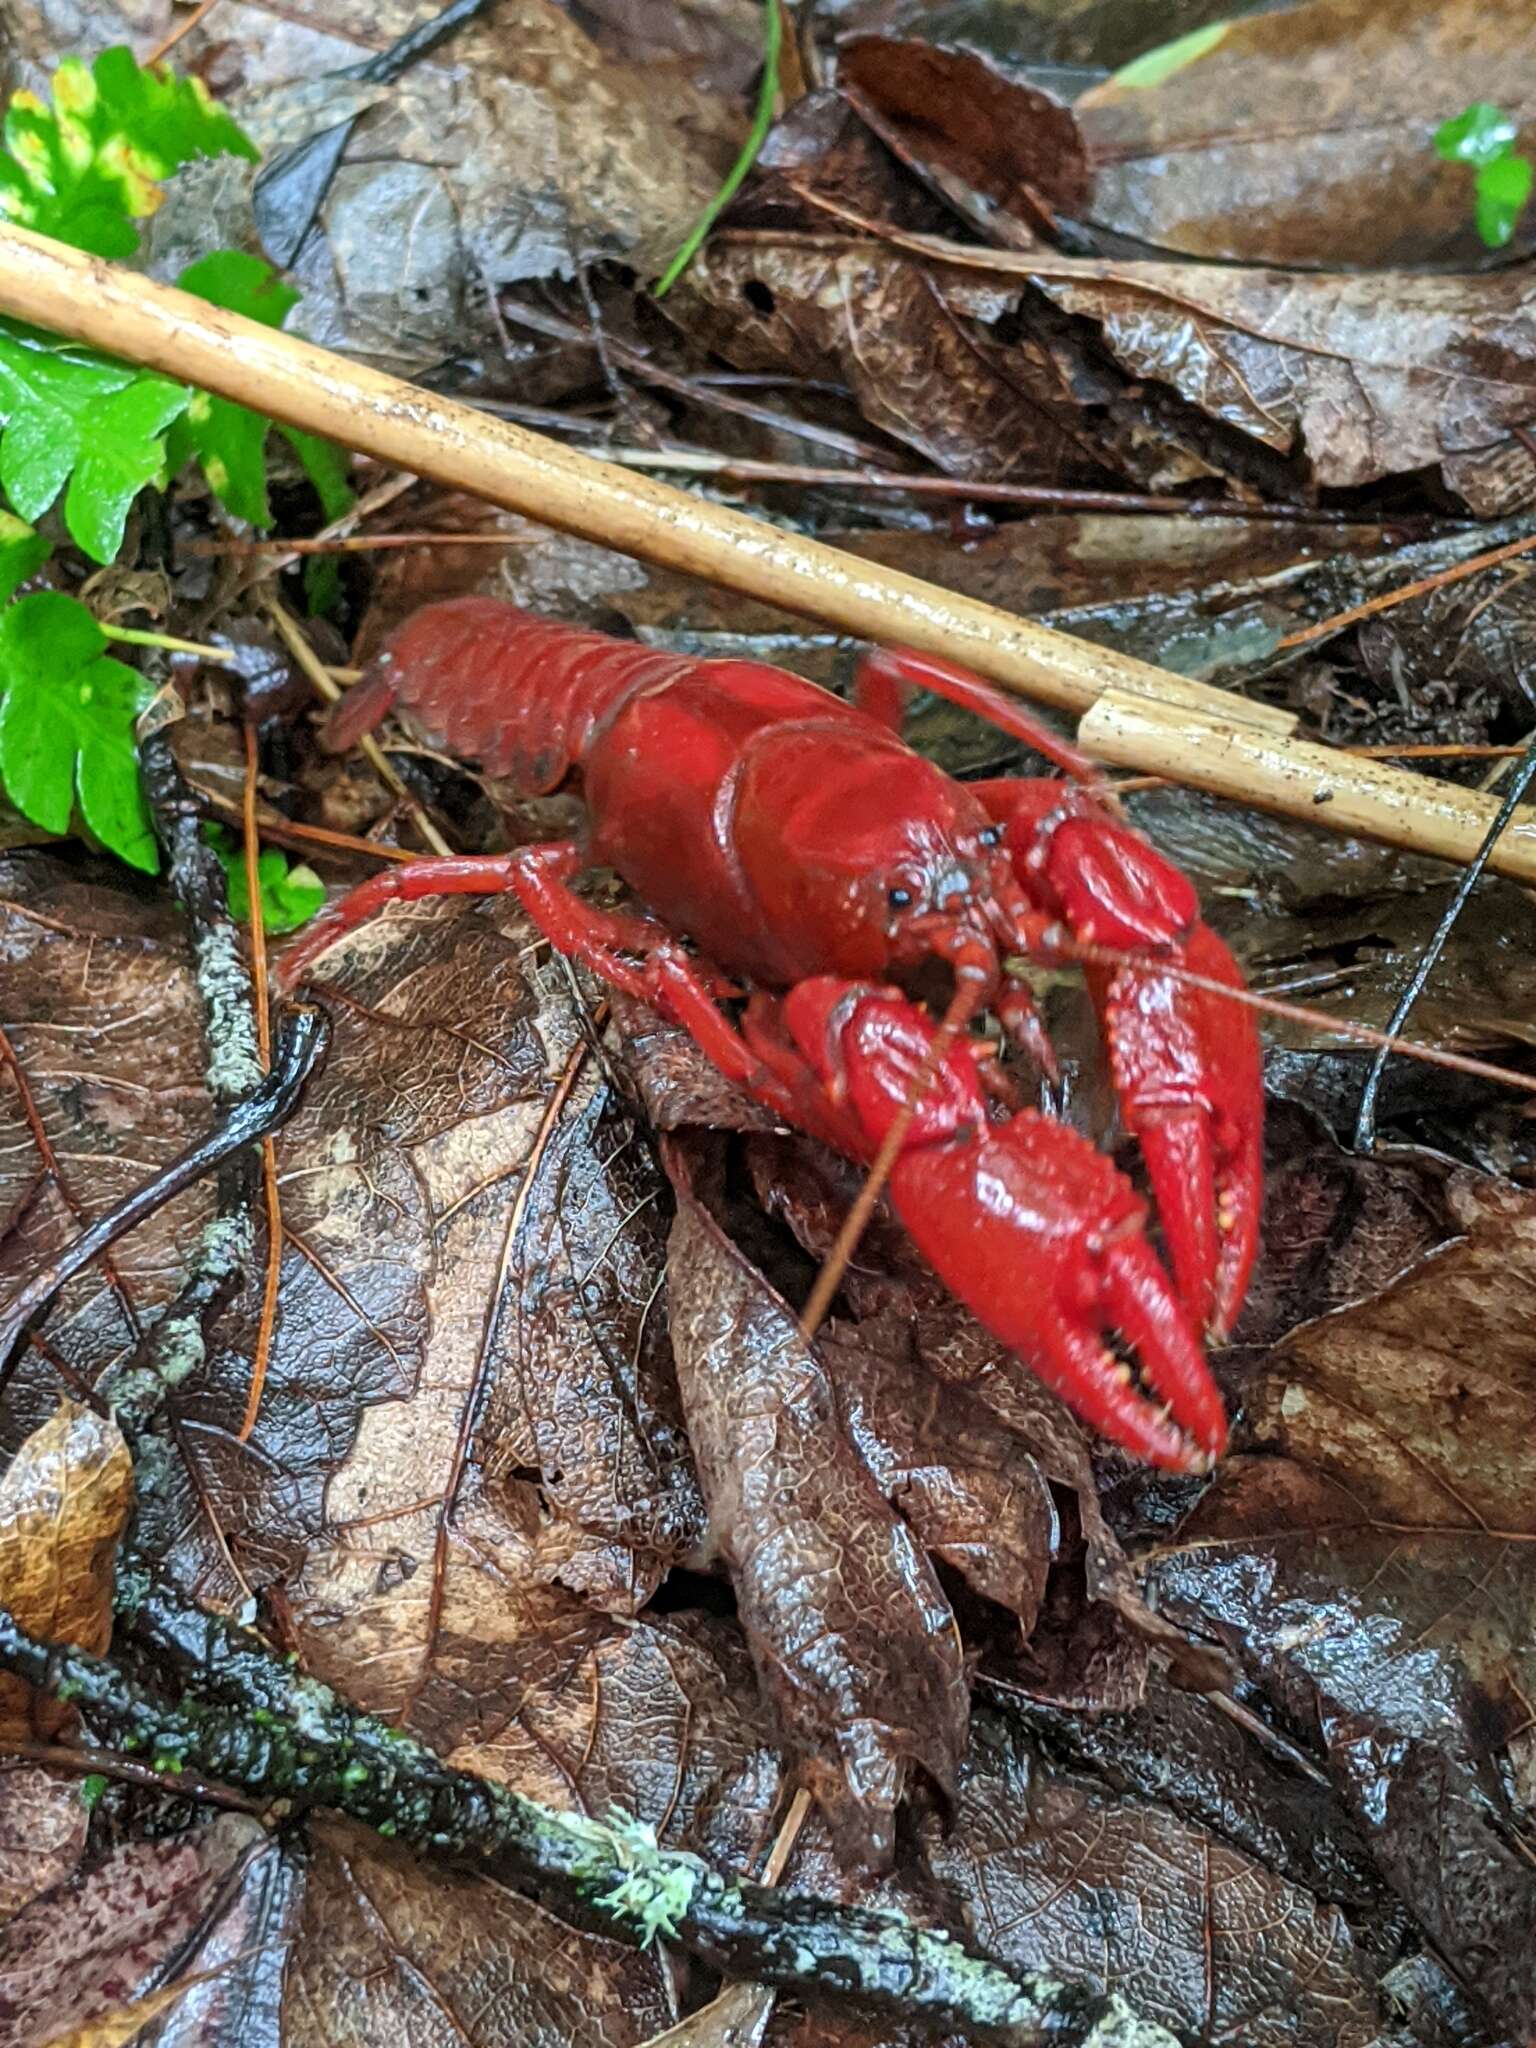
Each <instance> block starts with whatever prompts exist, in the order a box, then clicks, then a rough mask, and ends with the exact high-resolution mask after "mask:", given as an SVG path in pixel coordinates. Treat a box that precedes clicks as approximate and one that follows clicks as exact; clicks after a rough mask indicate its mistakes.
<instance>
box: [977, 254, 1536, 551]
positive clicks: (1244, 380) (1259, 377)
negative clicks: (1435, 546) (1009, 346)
mask: <svg viewBox="0 0 1536 2048" xmlns="http://www.w3.org/2000/svg"><path fill="white" fill-rule="evenodd" d="M1037 281H1038V284H1039V287H1040V289H1041V290H1042V291H1044V292H1045V293H1046V295H1047V296H1048V297H1049V298H1051V299H1053V300H1054V301H1055V303H1056V304H1057V305H1058V306H1061V307H1062V308H1064V309H1065V310H1066V311H1067V312H1070V313H1077V314H1081V315H1082V316H1084V317H1085V318H1087V319H1091V320H1096V321H1098V322H1099V323H1100V325H1101V327H1102V329H1103V333H1104V339H1105V341H1106V343H1107V344H1108V346H1109V347H1110V349H1111V350H1112V351H1113V352H1114V354H1115V356H1116V357H1117V358H1118V359H1119V361H1120V362H1121V363H1123V364H1124V366H1125V368H1126V369H1128V370H1129V371H1130V372H1131V373H1132V375H1133V376H1141V377H1155V378H1160V379H1162V380H1163V381H1164V382H1167V383H1170V384H1172V385H1173V387H1174V389H1175V390H1176V391H1178V392H1179V393H1180V394H1181V395H1182V396H1183V397H1185V398H1187V399H1188V400H1189V401H1190V402H1191V403H1192V404H1194V405H1197V406H1199V407H1200V408H1201V410H1202V411H1204V412H1206V413H1208V414H1209V415H1210V416H1211V417H1212V418H1213V419H1216V420H1220V421H1223V422H1224V423H1225V424H1227V425H1228V426H1232V427H1236V428H1238V429H1239V430H1240V431H1241V432H1243V433H1245V434H1248V435H1251V436H1253V438H1254V439H1256V440H1259V441H1263V442H1265V443H1267V444H1268V446H1270V447H1271V448H1275V449H1277V450H1280V451H1282V452H1289V451H1291V450H1292V449H1296V450H1298V451H1304V452H1305V454H1306V456H1307V459H1308V461H1309V462H1310V464H1311V467H1312V473H1313V475H1314V476H1315V477H1316V479H1317V481H1318V482H1319V483H1320V484H1328V485H1336V486H1347V485H1353V484H1367V483H1373V482H1375V481H1376V480H1377V479H1378V478H1380V477H1384V476H1394V475H1400V474H1402V473H1403V472H1404V471H1405V470H1412V469H1421V468H1425V467H1427V466H1429V465H1430V464H1433V463H1437V462H1438V463H1442V464H1444V465H1446V481H1447V482H1448V483H1449V484H1450V485H1451V486H1452V488H1453V489H1455V490H1457V491H1459V492H1460V493H1461V495H1462V496H1463V497H1464V498H1465V499H1466V500H1467V502H1468V503H1469V504H1470V505H1471V507H1472V509H1473V511H1474V512H1477V513H1478V514H1479V515H1480V516H1484V517H1492V516H1494V515H1495V514H1497V513H1499V512H1503V511H1506V510H1509V509H1512V507H1513V506H1514V505H1515V504H1518V503H1519V502H1520V499H1519V497H1518V496H1517V495H1515V494H1514V493H1513V492H1512V491H1511V489H1510V488H1509V485H1508V483H1507V481H1505V480H1502V479H1501V480H1500V481H1499V482H1498V483H1497V485H1495V484H1494V483H1492V482H1490V483H1489V484H1488V485H1486V486H1484V485H1483V484H1482V482H1481V481H1480V476H1481V467H1482V465H1484V464H1485V463H1486V462H1487V460H1488V458H1489V455H1490V452H1491V451H1494V450H1496V449H1497V448H1498V446H1499V444H1500V443H1502V442H1505V441H1506V440H1507V438H1508V436H1509V433H1510V430H1511V429H1512V428H1514V427H1517V426H1521V425H1523V423H1524V422H1525V421H1526V420H1527V419H1529V418H1530V416H1531V414H1532V412H1533V411H1536V345H1533V341H1532V334H1533V325H1532V320H1531V305H1532V298H1533V293H1536V286H1533V285H1532V283H1531V280H1530V279H1529V277H1527V276H1526V275H1525V274H1524V273H1523V272H1522V271H1520V270H1518V269H1514V270H1509V271H1502V272H1498V273H1496V274H1494V275H1491V276H1488V277H1424V276H1418V275H1415V274H1414V273H1412V272H1410V271H1400V270H1399V271H1390V272H1385V273H1382V274H1380V275H1377V276H1372V277H1347V276H1346V277H1323V276H1300V275H1288V274H1286V273H1284V272H1281V271H1268V270H1240V269H1235V268H1231V267H1228V266H1225V265H1221V264H1212V265H1209V266H1205V267H1201V266H1199V265H1195V264H1174V263H1166V264H1165V263H1143V264H1095V263H1090V262H1084V263H1081V264H1077V265H1070V264H1063V263H1058V262H1053V263H1052V264H1051V266H1050V269H1049V271H1048V272H1045V273H1042V274H1041V275H1040V277H1039V278H1038V280H1037ZM968 296H969V295H968V294H962V295H961V298H960V299H959V301H956V302H954V303H956V305H957V310H960V309H961V308H962V307H963V305H964V301H965V298H966V297H968ZM1530 487H1531V479H1530V477H1529V475H1528V476H1527V479H1526V485H1525V495H1527V496H1529V493H1530Z"/></svg>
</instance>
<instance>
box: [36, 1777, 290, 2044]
mask: <svg viewBox="0 0 1536 2048" xmlns="http://www.w3.org/2000/svg"><path fill="white" fill-rule="evenodd" d="M278 1854H279V1852H278V1851H276V1850H275V1849H274V1848H273V1847H272V1846H271V1845H270V1844H269V1843H268V1841H267V1838H266V1836H265V1835H264V1833H263V1831H262V1829H261V1828H260V1827H259V1826H258V1825H257V1823H256V1822H255V1821H253V1820H250V1819H248V1818H246V1817H244V1816H237V1815H233V1814H224V1815H221V1816H219V1817H218V1818H217V1819H215V1820H213V1821H211V1822H209V1823H208V1824H207V1825H205V1826H194V1827H192V1828H191V1829H189V1830H188V1831H187V1832H186V1833H184V1834H182V1835H180V1836H178V1837H176V1838H175V1839H173V1840H170V1841H157V1840H155V1839H154V1838H153V1837H150V1838H147V1839H144V1840H141V1841H137V1842H131V1843H124V1844H122V1845H121V1846H119V1847H117V1848H115V1849H113V1850H112V1851H110V1852H109V1853H108V1854H107V1855H106V1856H105V1857H104V1858H102V1860H101V1861H100V1862H99V1863H97V1864H96V1865H95V1866H94V1867H93V1868H92V1869H91V1870H90V1871H89V1872H88V1873H86V1874H84V1875H83V1876H81V1877H79V1878H77V1879H76V1881H75V1882H74V1883H72V1884H71V1885H69V1886H68V1887H67V1889H66V1890H65V1891H64V1892H63V1894H62V1895H61V1897H57V1898H56V1897H54V1896H51V1895H46V1894H45V1895H44V1896H43V1897H42V1898H39V1899H38V1900H36V1901H35V1902H34V1903H33V1904H32V1905H30V1906H28V1907H26V1908H25V1909H24V1910H23V1911H22V1912H20V1913H19V1914H18V1915H17V1916H16V1917H15V1919H13V1920H12V1921H11V1922H10V1923H9V1925H8V1926H6V1927H5V1928H4V1929H0V2032H3V2033H4V2037H5V2039H6V2041H7V2042H10V2043H14V2044H15V2048H47V2044H49V2043H52V2042H53V2041H55V2040H56V2039H57V2038H58V2036H59V2035H60V2034H66V2035H67V2034H68V2032H69V2031H70V2030H71V2029H72V2028H77V2027H82V2026H85V2025H87V2024H88V2023H90V2022H91V2021H93V2020H95V2019H98V2018H100V2017H101V2016H102V2015H104V2014H106V2013H110V2012H112V2011H114V2010H116V2009H117V2008H119V2007H121V2006H124V2005H131V2004H133V2003H134V2002H135V2000H137V1999H138V1998H140V1997H142V1996H144V1995H145V1994H146V1993H148V1992H149V1991H151V1990H152V1989H153V1988H154V1987H155V1985H156V1984H157V1982H159V1981H161V1972H162V1971H164V1970H165V1969H166V1968H167V1966H168V1965H171V1964H172V1963H173V1961H175V1960H177V1959H179V1958H180V1956H181V1955H182V1954H184V1953H185V1951H186V1949H187V1948H188V1946H189V1945H195V1944H197V1943H198V1942H199V1941H200V1939H201V1938H202V1935H203V1932H204V1929H205V1927H206V1925H207V1923H208V1921H209V1918H210V1916H212V1917H213V1918H214V1919H216V1920H217V1919H222V1918H223V1917H225V1915H226V1914H227V1913H228V1912H229V1910H230V1908H231V1906H232V1904H233V1903H234V1897H233V1896H232V1893H233V1895H234V1896H237V1895H238V1888H239V1885H240V1883H241V1879H242V1875H243V1873H244V1872H245V1871H247V1870H249V1869H250V1868H251V1866H252V1865H259V1864H261V1863H263V1862H265V1861H267V1860H269V1859H275V1858H276V1857H277V1856H278ZM65 1906H67V1910H61V1907H65ZM211 1960H216V1959H214V1958H209V1959H203V1958H200V1959H199V1962H195V1963H194V1964H193V1965H192V1967H193V1969H194V1970H195V1969H197V1968H198V1967H199V1966H200V1963H201V1964H202V1966H204V1967H206V1964H207V1961H211ZM225 1989H226V1991H227V1989H228V1987H225ZM217 1990H218V1987H217V1986H216V1985H214V1984H209V1985H205V1986H203V1987H200V1990H198V1991H194V1992H192V1993H191V1994H190V1997H191V1998H192V2000H193V2001H196V2000H198V1999H199V1998H200V1997H202V1998H206V1997H209V1996H211V1995H216V1993H217ZM176 2017H177V2015H176V2014H174V2012H173V2014H172V2022H173V2024H174V2022H175V2019H176ZM180 2017H181V2018H182V2019H183V2020H184V2019H186V2018H187V2017H188V2014H187V2013H186V2011H185V2009H184V2010H183V2012H182V2014H181V2015H180Z"/></svg>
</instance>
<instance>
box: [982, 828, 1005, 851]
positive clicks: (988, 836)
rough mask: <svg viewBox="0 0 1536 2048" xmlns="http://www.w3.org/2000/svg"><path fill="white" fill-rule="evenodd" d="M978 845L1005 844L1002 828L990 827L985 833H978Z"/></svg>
mask: <svg viewBox="0 0 1536 2048" xmlns="http://www.w3.org/2000/svg"><path fill="white" fill-rule="evenodd" d="M976 843H977V845H978V846H1001V845H1002V843H1003V828H1002V826H1001V825H988V826H987V827H986V829H985V830H984V831H981V832H978V833H977V835H976Z"/></svg>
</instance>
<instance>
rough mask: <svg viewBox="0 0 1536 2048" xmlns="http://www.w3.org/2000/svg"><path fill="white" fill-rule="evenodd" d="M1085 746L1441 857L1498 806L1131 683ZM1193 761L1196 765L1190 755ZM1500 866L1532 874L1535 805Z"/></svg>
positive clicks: (1112, 700)
mask: <svg viewBox="0 0 1536 2048" xmlns="http://www.w3.org/2000/svg"><path fill="white" fill-rule="evenodd" d="M1078 737H1079V739H1080V740H1081V741H1082V743H1083V745H1084V747H1086V748H1087V750H1088V751H1089V752H1090V753H1091V754H1093V755H1095V756H1096V757H1097V758H1098V759H1099V760H1101V761H1108V762H1111V763H1113V764H1115V765H1117V766H1120V767H1127V768H1136V769H1138V770H1143V771H1145V772H1147V773H1149V774H1153V775H1166V776H1169V777H1171V778H1172V779H1173V780H1175V781H1179V782H1198V784H1199V786H1200V788H1202V789H1208V790H1211V791H1212V792H1214V794H1215V795H1217V796H1229V797H1234V798H1236V799H1237V801H1238V802H1240V803H1257V804H1259V805H1260V806H1262V807H1263V808H1264V809H1266V810H1272V811H1282V812H1284V813H1286V815H1288V816H1290V817H1293V818H1308V819H1311V820H1312V821H1314V822H1315V823H1317V824H1319V825H1326V826H1327V827H1328V828H1329V830H1330V831H1334V832H1348V833H1352V834H1354V835H1356V836H1358V837H1360V838H1365V839H1381V840H1385V841H1386V842H1387V844H1388V845H1390V846H1401V847H1406V848H1408V849H1410V850H1411V851H1413V852H1416V853H1431V854H1438V855H1439V856H1440V857H1441V859H1443V860H1454V861H1460V862H1463V863H1465V862H1467V861H1470V860H1471V859H1472V857H1473V855H1474V854H1475V853H1476V852H1477V850H1478V847H1479V846H1480V845H1481V844H1482V842H1483V839H1484V837H1485V835H1486V834H1487V831H1488V827H1489V826H1490V825H1491V824H1492V823H1493V819H1494V814H1495V813H1496V812H1497V810H1498V808H1499V799H1498V797H1497V796H1491V795H1488V794H1486V793H1485V792H1484V791H1482V790H1478V789H1463V788H1461V787H1460V786H1459V785H1457V784H1456V783H1453V782H1440V781H1436V780H1434V779H1432V778H1431V777H1429V776H1427V775H1415V774H1414V773H1413V772H1412V770H1410V769H1407V768H1394V767H1390V766H1388V765H1387V764H1386V763H1385V762H1382V761H1372V762H1371V763H1370V767H1371V771H1372V772H1371V773H1370V774H1369V775H1364V776H1362V775H1357V774H1356V773H1355V768H1356V765H1357V763H1358V761H1359V757H1358V756H1357V755H1353V754H1347V753H1344V752H1342V751H1341V750H1340V749H1339V748H1337V747H1324V746H1318V745H1316V744H1314V743H1313V742H1311V741H1308V740H1298V739H1296V738H1294V737H1292V736H1290V735H1288V734H1285V733H1265V732H1261V731H1259V729H1258V728H1257V727H1256V726H1251V725H1240V724H1238V723H1237V722H1236V721H1234V720H1232V719H1229V718H1219V717H1218V718H1208V717H1207V716H1206V715H1205V713H1204V712H1202V711H1194V710H1191V709H1190V708H1189V707H1187V706H1185V707H1181V708H1178V709H1175V708H1174V707H1172V706H1170V705H1164V704H1154V703H1153V702H1152V701H1151V700H1150V699H1149V698H1146V697H1136V696H1133V695H1131V694H1130V693H1129V692H1128V691H1122V690H1106V691H1105V693H1104V695H1103V696H1102V697H1100V698H1099V700H1098V702H1097V703H1096V704H1095V705H1094V706H1093V708H1092V710H1091V711H1089V712H1087V713H1086V715H1085V716H1084V718H1083V720H1082V722H1081V724H1080V725H1079V727H1078ZM1192 761H1198V763H1199V770H1198V774H1191V773H1190V764H1191V762H1192ZM1490 865H1492V866H1493V867H1495V868H1497V869H1498V870H1499V871H1500V872H1501V873H1502V874H1506V875H1512V876H1514V877H1515V878H1516V879H1517V880H1520V881H1525V882H1533V881H1536V811H1532V810H1531V809H1530V808H1529V807H1526V808H1522V809H1521V810H1519V811H1517V812H1516V813H1515V816H1514V818H1513V819H1512V820H1511V822H1510V823H1509V825H1507V826H1506V827H1505V829H1504V831H1503V833H1502V834H1501V835H1500V838H1499V843H1498V845H1497V846H1496V847H1495V849H1494V853H1493V859H1492V862H1491V863H1490Z"/></svg>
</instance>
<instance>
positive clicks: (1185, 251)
mask: <svg viewBox="0 0 1536 2048" xmlns="http://www.w3.org/2000/svg"><path fill="white" fill-rule="evenodd" d="M1149 25H1150V23H1149ZM1533 31H1536V11H1533V9H1532V8H1531V7H1530V6H1529V4H1527V0H1506V4H1505V5H1504V6H1501V7H1500V8H1499V9H1498V10H1497V12H1496V13H1495V12H1494V11H1492V10H1490V9H1489V8H1486V7H1483V6H1481V5H1480V4H1479V0H1440V4H1439V5H1437V6H1434V7H1421V6H1419V5H1417V4H1416V0H1308V4H1307V5H1305V6H1299V7H1286V8H1282V9H1278V10H1276V11H1273V12H1265V13H1262V14H1256V15H1253V16H1251V17H1250V18H1249V19H1248V20H1245V21H1229V22H1227V23H1225V24H1224V25H1223V27H1222V30H1221V32H1220V34H1219V35H1217V36H1215V37H1212V38H1210V39H1209V40H1208V41H1207V43H1206V44H1205V46H1204V47H1203V48H1201V49H1199V50H1198V51H1191V54H1190V56H1189V59H1188V61H1186V62H1185V63H1182V64H1176V65H1173V66H1172V67H1171V68H1170V69H1169V70H1168V71H1167V73H1166V75H1164V76H1162V77H1160V78H1156V79H1154V80H1152V81H1150V82H1147V83H1143V82H1141V80H1140V79H1139V78H1137V77H1136V75H1135V73H1134V72H1133V74H1132V78H1130V79H1121V78H1118V77H1116V78H1111V79H1109V80H1108V81H1107V82H1106V83H1105V84H1103V85H1097V86H1093V87H1091V88H1090V89H1089V90H1088V91H1087V92H1086V93H1084V94H1082V95H1081V96H1080V97H1079V98H1078V100H1077V102H1076V104H1075V108H1074V111H1075V113H1076V115H1077V120H1078V123H1079V127H1080V130H1081V134H1082V144H1083V147H1084V149H1085V151H1086V153H1087V156H1088V160H1089V163H1090V165H1091V166H1092V176H1093V196H1092V199H1091V201H1090V203H1089V205H1088V208H1087V215H1088V218H1090V219H1091V220H1092V221H1093V222H1094V223H1095V225H1098V226H1102V227H1105V228H1110V229H1113V230H1114V231H1115V232H1116V233H1118V234H1122V235H1128V236H1133V237H1135V238H1136V239H1137V240H1138V241H1141V242H1145V243H1148V244H1152V245H1155V246H1157V247H1159V248H1164V249H1168V250H1171V251H1176V252H1177V253H1179V254H1181V255H1185V256H1204V257H1212V258H1215V259H1217V260H1218V261H1222V262H1228V263H1273V264H1275V265H1277V266H1280V267H1296V266H1306V267H1315V268H1318V269H1323V270H1370V269H1404V270H1408V269H1418V268H1421V267H1423V268H1430V267H1434V268H1440V269H1447V270H1450V269H1455V270H1470V269H1473V268H1476V267H1477V266H1478V265H1479V264H1481V263H1483V262H1486V260H1487V256H1488V252H1487V250H1486V249H1485V248H1484V247H1483V245H1482V243H1481V242H1480V240H1479V239H1478V236H1477V232H1476V229H1475V227H1474V224H1473V214H1472V203H1471V180H1470V177H1469V176H1468V173H1467V171H1466V169H1465V167H1464V166H1462V165H1460V164H1447V163H1445V162H1443V161H1442V160H1441V158H1440V157H1439V155H1438V154H1437V153H1436V150H1435V148H1434V131H1435V129H1436V128H1437V127H1438V126H1439V125H1440V123H1441V122H1442V121H1445V120H1448V119H1449V118H1450V117H1451V116H1453V115H1455V114H1459V113H1460V112H1461V111H1462V109H1463V108H1464V107H1466V106H1467V105H1469V104H1470V103H1472V102H1473V101H1478V100H1481V101H1491V102H1493V103H1494V104H1496V105H1497V106H1498V107H1499V108H1500V109H1501V110H1502V111H1503V112H1504V113H1505V114H1507V115H1508V116H1509V117H1510V119H1511V120H1512V121H1513V123H1514V124H1515V127H1516V129H1517V131H1518V132H1519V134H1520V136H1521V137H1522V140H1520V141H1518V142H1517V143H1516V144H1515V147H1516V148H1527V147H1528V145H1529V141H1530V137H1531V135H1532V132H1533V126H1536V67H1533V66H1532V62H1531V53H1532V49H1533V47H1536V36H1533ZM1533 236H1536V223H1531V222H1527V224H1526V226H1525V228H1524V229H1523V231H1522V233H1521V237H1520V243H1521V246H1522V247H1523V248H1524V249H1528V248H1529V247H1530V245H1531V241H1532V238H1533Z"/></svg>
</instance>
